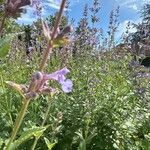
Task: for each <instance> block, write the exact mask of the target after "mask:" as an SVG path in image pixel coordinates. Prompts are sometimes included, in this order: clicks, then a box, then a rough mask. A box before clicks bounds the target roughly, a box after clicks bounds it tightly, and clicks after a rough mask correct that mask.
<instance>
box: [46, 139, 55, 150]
mask: <svg viewBox="0 0 150 150" xmlns="http://www.w3.org/2000/svg"><path fill="white" fill-rule="evenodd" d="M44 140H45V143H46V145H47V147H48V150H51V149H52V148H53V147H54V146H55V144H56V142H55V143H51V142H50V141H49V140H48V139H47V138H45V137H44Z"/></svg>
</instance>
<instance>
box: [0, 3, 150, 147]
mask: <svg viewBox="0 0 150 150" xmlns="http://www.w3.org/2000/svg"><path fill="white" fill-rule="evenodd" d="M88 10H89V7H88V6H87V5H86V6H85V8H84V12H83V18H81V20H80V21H79V24H78V26H77V27H76V28H75V31H74V32H73V33H72V34H71V36H72V37H73V40H72V41H71V43H70V44H69V43H68V37H69V36H68V34H67V36H60V35H63V34H62V33H63V31H64V30H63V28H64V27H65V26H66V25H67V24H68V18H66V17H65V16H63V20H64V21H63V22H62V24H61V25H60V28H62V29H61V31H60V34H58V36H57V37H56V38H55V39H54V40H53V44H54V45H53V47H54V50H55V51H54V53H53V54H51V57H50V58H51V59H50V60H49V61H48V63H47V69H46V71H47V72H53V71H55V70H56V69H57V68H62V66H66V67H67V68H69V70H70V74H69V76H70V78H71V79H72V80H73V83H74V86H73V91H72V92H71V93H67V94H64V93H63V92H60V93H59V94H54V95H53V97H52V96H49V95H41V94H40V96H39V97H38V98H37V99H36V100H31V103H30V105H29V108H28V111H27V115H26V116H25V118H24V123H23V124H22V125H21V127H20V130H19V132H18V134H17V137H16V139H15V140H14V141H13V143H12V147H11V148H12V149H13V148H14V149H18V150H19V149H21V150H28V149H30V148H31V147H32V144H33V143H34V139H38V142H37V146H36V149H41V150H46V149H49V150H86V149H87V150H130V149H131V150H149V147H150V144H149V143H150V84H149V83H150V80H149V76H150V75H149V70H148V69H147V68H144V67H142V66H140V65H139V64H138V65H137V64H135V63H133V62H132V55H131V54H130V53H129V51H128V49H126V47H125V46H126V45H125V46H124V47H123V48H121V47H119V48H118V47H115V33H116V30H117V27H118V20H117V19H118V13H119V8H117V9H116V10H115V11H112V12H111V14H110V15H111V16H110V24H109V27H108V28H109V31H108V37H106V38H105V37H103V35H102V34H103V33H102V31H101V30H100V29H97V28H96V23H98V22H99V18H98V14H97V13H98V11H99V10H100V3H99V2H98V1H97V0H94V1H93V6H92V7H91V8H90V12H91V21H92V23H93V24H92V26H90V25H89V22H88V19H89V11H88ZM55 19H56V18H55V16H50V17H48V18H47V19H46V20H47V22H48V24H49V25H50V26H51V27H52V26H53V25H54V21H55ZM13 26H14V28H15V31H16V30H17V31H22V32H23V33H22V34H19V36H18V35H15V36H13V37H14V38H13V39H12V38H11V40H12V42H10V39H9V38H4V39H5V40H4V39H3V38H1V39H0V48H1V49H0V56H1V54H2V55H4V52H5V46H6V45H7V43H8V42H9V43H10V44H11V47H9V48H7V49H6V52H7V53H5V56H6V54H8V55H7V57H3V59H2V60H1V61H0V63H1V65H0V129H1V130H0V147H1V149H3V148H4V147H5V143H7V142H8V139H9V138H10V133H11V132H12V129H13V127H14V122H15V120H16V117H17V114H18V112H19V111H20V107H21V106H22V103H23V101H22V100H21V98H22V96H21V95H20V94H19V93H17V91H16V90H14V88H9V87H8V86H7V84H6V83H9V84H10V83H11V84H12V83H13V81H14V82H15V83H18V84H15V85H16V86H17V87H18V85H19V86H20V87H21V85H26V84H27V83H28V82H29V81H28V79H29V78H30V77H31V76H32V73H33V72H34V71H36V70H37V67H38V65H39V64H38V62H39V60H41V53H43V51H44V49H45V45H46V42H47V40H46V38H45V37H44V33H43V32H42V24H41V20H38V21H37V22H35V23H33V24H32V25H31V26H21V27H19V26H17V25H16V24H14V25H13ZM6 29H7V28H6ZM10 29H13V27H12V26H11V25H10ZM96 31H98V32H96ZM140 31H141V30H140ZM140 31H139V33H140ZM144 31H145V30H144ZM5 32H6V33H7V32H10V33H11V32H12V30H6V31H5ZM5 32H4V33H5ZM11 35H13V34H11ZM59 36H60V37H59ZM4 37H5V36H4ZM100 38H101V39H100ZM146 38H147V36H146ZM93 39H94V40H93ZM95 39H96V42H95ZM2 40H4V42H1V41H2ZM99 40H101V41H102V42H98V41H99ZM105 40H106V44H105ZM129 40H130V42H131V43H132V42H133V41H132V39H129ZM64 43H66V44H68V45H67V46H64V45H63V46H62V44H64ZM146 44H147V43H146ZM146 44H145V45H146ZM7 46H8V45H7ZM29 47H33V49H34V51H32V52H30V55H26V52H27V50H28V48H29ZM1 50H3V51H4V52H3V53H1ZM101 50H103V51H101ZM108 50H109V51H108ZM53 56H54V57H53ZM72 56H73V57H72ZM6 81H12V82H6ZM20 83H21V84H20ZM15 85H14V86H15ZM50 85H51V86H55V87H57V89H59V88H60V86H59V85H58V84H57V83H55V82H53V81H50ZM17 87H16V88H17ZM19 90H20V89H19ZM47 107H48V108H49V111H48V112H47V111H46V108H47ZM45 113H47V116H48V117H47V118H46V120H44V119H45ZM43 120H44V124H46V126H45V125H44V126H43V122H42V121H43ZM41 124H42V126H41Z"/></svg>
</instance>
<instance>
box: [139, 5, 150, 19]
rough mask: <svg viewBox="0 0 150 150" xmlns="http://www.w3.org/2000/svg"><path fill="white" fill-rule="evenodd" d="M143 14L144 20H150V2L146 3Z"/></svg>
mask: <svg viewBox="0 0 150 150" xmlns="http://www.w3.org/2000/svg"><path fill="white" fill-rule="evenodd" d="M141 16H142V18H143V21H148V22H150V4H145V5H144V7H143V9H142V10H141Z"/></svg>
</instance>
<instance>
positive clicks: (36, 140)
mask: <svg viewBox="0 0 150 150" xmlns="http://www.w3.org/2000/svg"><path fill="white" fill-rule="evenodd" d="M50 107H51V103H49V104H48V107H47V110H46V113H45V115H44V119H43V122H42V124H41V127H43V126H44V124H45V122H46V120H47V117H48V114H49V111H50ZM39 138H40V137H36V138H35V140H34V143H33V145H32V148H31V150H34V149H35V147H36V144H37V142H38V140H39Z"/></svg>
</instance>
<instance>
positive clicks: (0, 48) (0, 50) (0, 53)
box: [0, 36, 12, 58]
mask: <svg viewBox="0 0 150 150" xmlns="http://www.w3.org/2000/svg"><path fill="white" fill-rule="evenodd" d="M11 39H12V37H11V36H6V37H4V38H1V39H0V58H3V57H5V56H6V55H7V54H8V52H9V49H10V43H11Z"/></svg>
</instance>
